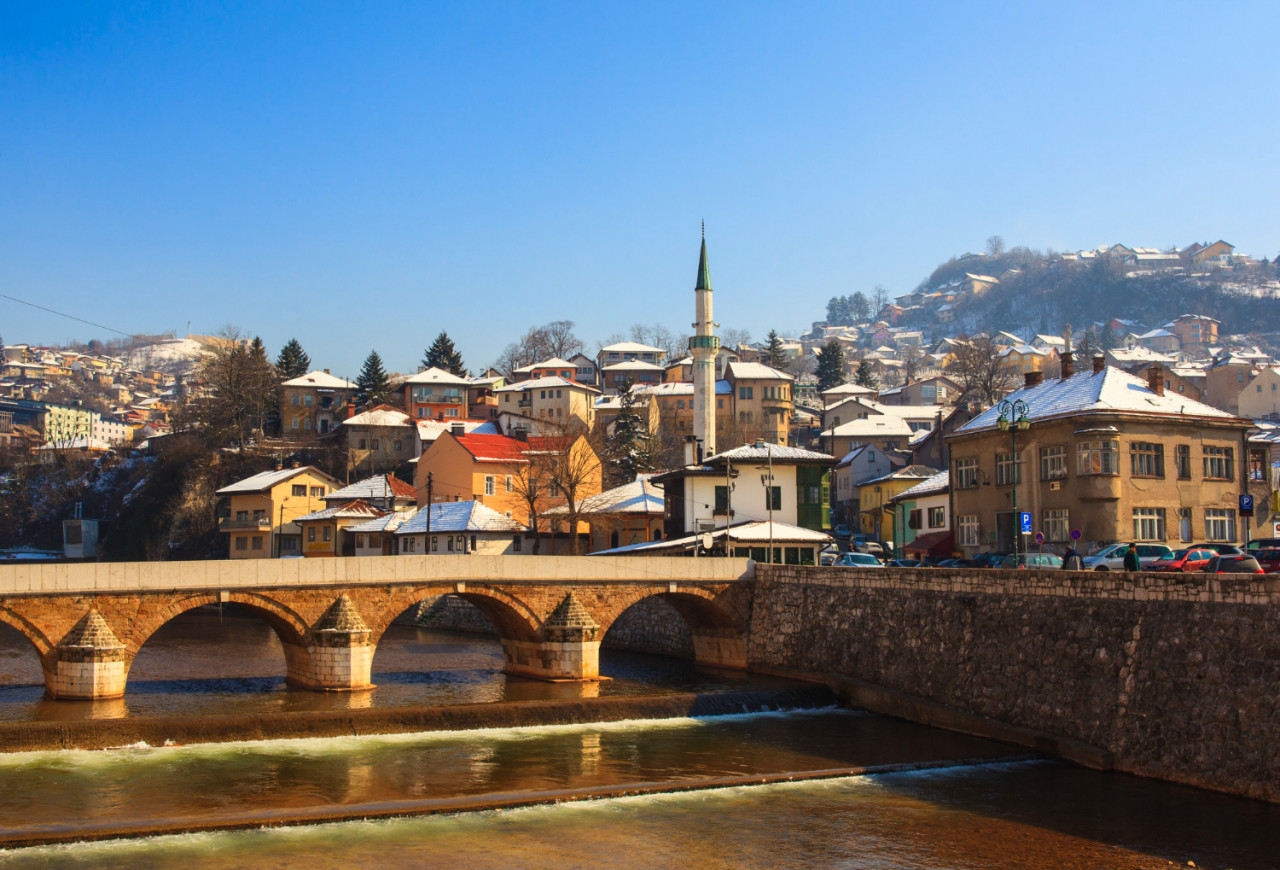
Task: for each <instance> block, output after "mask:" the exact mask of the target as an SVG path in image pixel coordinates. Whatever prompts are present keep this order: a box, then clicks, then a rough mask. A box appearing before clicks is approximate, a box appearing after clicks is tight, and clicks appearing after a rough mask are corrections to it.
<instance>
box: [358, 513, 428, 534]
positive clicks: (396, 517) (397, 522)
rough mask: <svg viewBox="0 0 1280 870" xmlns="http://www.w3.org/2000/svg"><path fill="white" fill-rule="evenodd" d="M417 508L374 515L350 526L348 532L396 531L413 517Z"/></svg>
mask: <svg viewBox="0 0 1280 870" xmlns="http://www.w3.org/2000/svg"><path fill="white" fill-rule="evenodd" d="M416 513H417V510H416V509H415V510H406V511H392V512H391V513H389V514H386V515H385V516H380V517H374V518H373V519H371V520H366V521H365V522H363V523H360V524H359V525H355V526H349V527H348V528H347V531H348V532H362V533H365V534H368V533H370V532H394V531H395V530H396V529H398V528H400V527H401V526H402V525H404V524H405V523H406V522H407V521H409V520H410V519H412V518H413V516H414V514H416Z"/></svg>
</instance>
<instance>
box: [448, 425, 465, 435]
mask: <svg viewBox="0 0 1280 870" xmlns="http://www.w3.org/2000/svg"><path fill="white" fill-rule="evenodd" d="M449 432H450V434H452V435H453V437H454V438H461V437H462V436H463V435H466V434H467V427H466V426H464V425H462V424H461V423H454V424H452V425H450V426H449Z"/></svg>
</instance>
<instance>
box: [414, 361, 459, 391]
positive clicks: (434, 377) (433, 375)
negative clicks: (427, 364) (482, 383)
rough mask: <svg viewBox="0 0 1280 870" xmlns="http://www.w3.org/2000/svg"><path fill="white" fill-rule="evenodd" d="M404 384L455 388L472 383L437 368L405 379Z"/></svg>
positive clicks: (433, 367)
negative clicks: (445, 385)
mask: <svg viewBox="0 0 1280 870" xmlns="http://www.w3.org/2000/svg"><path fill="white" fill-rule="evenodd" d="M404 382H405V383H406V384H449V385H451V386H455V387H465V386H468V385H469V384H470V383H471V381H469V380H467V379H466V378H460V377H458V376H457V375H455V374H454V373H453V372H447V371H445V370H444V369H442V368H436V367H435V366H432V367H431V368H429V369H426V370H424V371H420V372H418V373H417V374H416V375H413V376H411V377H408V378H405V381H404Z"/></svg>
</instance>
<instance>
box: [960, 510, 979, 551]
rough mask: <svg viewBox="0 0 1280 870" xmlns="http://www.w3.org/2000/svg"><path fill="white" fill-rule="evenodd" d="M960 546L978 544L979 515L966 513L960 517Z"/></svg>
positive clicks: (974, 545)
mask: <svg viewBox="0 0 1280 870" xmlns="http://www.w3.org/2000/svg"><path fill="white" fill-rule="evenodd" d="M960 546H962V547H976V546H978V515H977V514H965V515H964V516H962V517H960Z"/></svg>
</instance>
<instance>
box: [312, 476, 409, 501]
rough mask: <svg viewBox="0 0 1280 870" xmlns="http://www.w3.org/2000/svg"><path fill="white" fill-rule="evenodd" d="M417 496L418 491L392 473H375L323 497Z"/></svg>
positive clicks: (342, 498) (341, 498) (338, 499)
mask: <svg viewBox="0 0 1280 870" xmlns="http://www.w3.org/2000/svg"><path fill="white" fill-rule="evenodd" d="M388 497H392V498H417V497H418V491H417V490H416V489H414V488H413V487H412V486H410V485H409V484H407V483H405V482H404V481H403V480H401V479H400V478H398V477H396V476H395V475H394V474H375V475H374V476H373V477H366V478H365V479H364V480H358V481H356V482H355V483H353V484H351V485H350V486H344V487H343V488H342V489H339V490H335V491H334V492H331V493H329V494H328V495H326V496H325V497H324V500H325V501H339V502H342V501H350V500H352V499H368V498H388Z"/></svg>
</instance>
